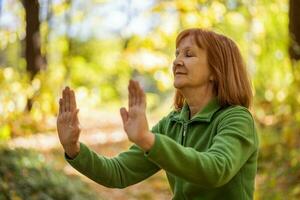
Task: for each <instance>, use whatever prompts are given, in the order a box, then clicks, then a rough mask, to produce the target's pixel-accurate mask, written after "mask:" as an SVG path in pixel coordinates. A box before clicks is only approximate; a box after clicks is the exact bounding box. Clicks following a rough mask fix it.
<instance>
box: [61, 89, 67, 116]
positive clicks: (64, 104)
mask: <svg viewBox="0 0 300 200" xmlns="http://www.w3.org/2000/svg"><path fill="white" fill-rule="evenodd" d="M62 97H63V100H62V105H63V112H66V111H67V108H66V99H67V91H66V88H65V89H64V90H63V91H62Z"/></svg>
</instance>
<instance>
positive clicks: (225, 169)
mask: <svg viewBox="0 0 300 200" xmlns="http://www.w3.org/2000/svg"><path fill="white" fill-rule="evenodd" d="M257 148H258V141H257V135H256V131H255V128H254V121H253V118H252V115H251V114H250V113H249V111H248V110H247V109H246V108H243V107H237V108H234V109H231V110H230V111H228V112H227V113H225V114H224V116H223V118H222V119H221V121H220V122H219V125H218V128H217V134H216V136H214V139H213V144H212V146H211V147H210V148H209V149H208V150H207V151H205V152H199V151H197V150H195V149H194V148H191V147H184V146H182V145H180V144H178V143H176V142H175V141H174V140H172V139H171V138H169V137H167V136H165V135H163V134H156V135H155V142H154V145H153V147H152V148H151V149H150V151H149V152H148V153H147V154H146V156H147V157H148V158H149V159H150V160H152V161H153V162H154V163H156V164H157V165H158V166H160V167H161V168H162V169H164V170H166V171H168V172H169V173H172V174H174V175H176V176H178V177H181V178H183V179H185V180H187V181H189V182H192V183H195V184H199V185H201V186H203V187H219V186H222V185H224V184H226V183H227V182H228V181H229V180H230V179H231V178H233V176H234V175H236V174H237V172H238V171H239V170H240V168H241V167H242V166H243V165H244V164H245V163H246V161H247V160H248V159H249V157H250V156H251V155H252V154H253V153H254V152H255V151H256V150H257Z"/></svg>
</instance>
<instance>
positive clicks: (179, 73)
mask: <svg viewBox="0 0 300 200" xmlns="http://www.w3.org/2000/svg"><path fill="white" fill-rule="evenodd" d="M175 75H186V73H183V72H175Z"/></svg>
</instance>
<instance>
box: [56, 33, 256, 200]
mask: <svg viewBox="0 0 300 200" xmlns="http://www.w3.org/2000/svg"><path fill="white" fill-rule="evenodd" d="M173 75H174V84H173V85H174V87H175V90H176V91H175V99H174V110H173V111H172V112H170V113H169V114H167V115H166V116H165V117H163V118H162V119H161V120H160V121H159V122H158V123H157V124H156V125H155V126H154V127H153V128H152V129H151V130H149V127H148V122H147V117H146V113H145V110H146V97H145V93H144V91H143V90H142V88H141V87H140V85H139V83H138V82H136V81H134V80H130V82H129V86H128V91H129V100H128V102H129V103H128V109H126V108H121V109H120V114H121V117H122V121H123V127H124V130H125V132H126V134H127V136H128V139H129V140H130V141H131V142H133V143H134V144H133V145H132V146H131V147H130V148H129V149H128V150H127V151H125V152H122V153H120V154H119V155H118V156H116V157H113V158H107V157H104V156H102V155H98V154H97V153H95V152H93V151H92V150H90V149H89V148H88V147H87V146H86V145H85V144H83V143H81V142H80V141H79V134H80V129H79V121H78V117H77V113H78V109H77V107H76V102H75V95H74V92H73V90H71V89H69V88H68V87H67V88H65V89H64V91H63V96H62V98H61V99H60V109H59V115H58V119H57V129H58V136H59V139H60V142H61V144H62V146H63V148H64V150H65V159H66V160H67V162H68V163H70V164H71V165H72V166H73V167H74V168H75V169H76V170H78V171H79V172H80V173H82V174H84V175H85V176H87V177H89V178H90V179H92V180H94V181H96V182H97V183H99V184H101V185H104V186H107V187H112V188H124V187H127V186H130V185H133V184H135V183H138V182H140V181H142V180H144V179H146V178H148V177H150V176H152V175H153V174H155V173H156V172H157V171H159V170H161V169H163V170H165V172H166V175H167V178H168V181H169V184H170V187H171V190H172V193H173V199H176V200H177V199H178V200H181V199H203V200H211V199H230V200H235V199H236V200H248V199H253V193H254V182H255V175H256V168H257V156H258V137H257V133H256V129H255V125H254V120H253V117H252V115H251V113H250V112H249V110H248V108H249V106H250V104H251V100H252V92H251V85H250V81H249V78H248V75H247V72H246V68H245V65H244V63H243V59H242V57H241V54H240V52H239V49H238V47H237V46H236V44H235V43H234V42H233V41H232V40H231V39H229V38H228V37H226V36H224V35H221V34H217V33H215V32H212V31H208V30H203V29H198V28H195V29H187V30H184V31H182V32H181V33H180V34H179V35H178V36H177V39H176V58H175V60H174V63H173Z"/></svg>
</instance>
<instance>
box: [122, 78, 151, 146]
mask: <svg viewBox="0 0 300 200" xmlns="http://www.w3.org/2000/svg"><path fill="white" fill-rule="evenodd" d="M128 92H129V94H128V111H127V110H126V108H124V107H122V108H121V109H120V114H121V117H122V121H123V128H124V130H125V132H126V134H127V136H128V139H129V140H130V141H132V142H134V143H135V144H137V145H138V146H140V147H141V148H143V149H144V150H146V151H147V150H149V149H150V148H151V147H152V145H153V144H154V135H153V134H152V133H151V132H150V131H149V126H148V121H147V117H146V95H145V93H144V91H143V89H142V88H141V87H140V85H139V83H138V82H137V81H133V80H130V81H129V86H128Z"/></svg>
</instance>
